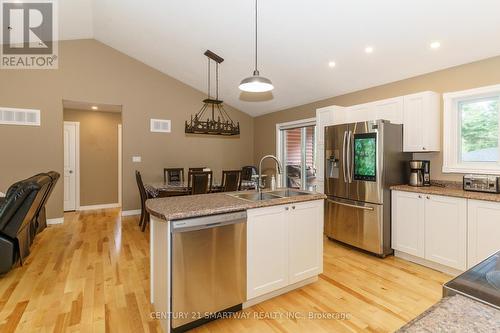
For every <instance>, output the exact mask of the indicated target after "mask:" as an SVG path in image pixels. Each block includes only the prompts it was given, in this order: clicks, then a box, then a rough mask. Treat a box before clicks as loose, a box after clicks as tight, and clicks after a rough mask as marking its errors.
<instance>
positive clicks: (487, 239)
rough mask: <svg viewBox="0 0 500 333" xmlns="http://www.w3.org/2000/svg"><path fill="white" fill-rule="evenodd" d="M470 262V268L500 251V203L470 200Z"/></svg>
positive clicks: (468, 263) (468, 265) (468, 262)
mask: <svg viewBox="0 0 500 333" xmlns="http://www.w3.org/2000/svg"><path fill="white" fill-rule="evenodd" d="M467 211H468V260H467V267H468V268H470V267H472V266H474V265H476V264H478V263H480V262H481V261H483V260H484V259H486V258H487V257H489V256H490V255H491V254H493V253H495V252H497V251H500V240H499V236H500V203H498V202H489V201H480V200H468V209H467Z"/></svg>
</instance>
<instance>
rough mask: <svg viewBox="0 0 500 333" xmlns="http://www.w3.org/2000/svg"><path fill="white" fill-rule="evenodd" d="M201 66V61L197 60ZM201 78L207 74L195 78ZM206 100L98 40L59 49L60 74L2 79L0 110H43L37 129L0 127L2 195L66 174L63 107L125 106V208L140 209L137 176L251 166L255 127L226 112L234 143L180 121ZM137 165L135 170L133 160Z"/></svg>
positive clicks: (59, 207) (53, 202)
mask: <svg viewBox="0 0 500 333" xmlns="http://www.w3.org/2000/svg"><path fill="white" fill-rule="evenodd" d="M200 61H203V59H202V55H201V54H200ZM200 75H205V73H200ZM204 98H205V94H204V93H202V92H200V91H198V90H195V89H193V88H191V87H189V86H187V85H185V84H183V83H181V82H179V81H177V80H175V79H173V78H171V77H169V76H167V75H165V74H163V73H161V72H159V71H157V70H155V69H153V68H151V67H148V66H146V65H144V64H143V63H141V62H139V61H137V60H134V59H132V58H130V57H128V56H126V55H124V54H122V53H120V52H118V51H116V50H114V49H112V48H110V47H107V46H105V45H104V44H101V43H99V42H97V41H95V40H75V41H65V42H61V43H60V44H59V69H58V70H2V71H0V106H4V107H16V108H33V109H40V110H41V112H42V126H41V127H24V126H4V125H0V142H1V143H2V144H1V145H0V156H1V159H0V191H2V192H5V191H4V190H6V189H7V187H8V186H9V185H10V184H11V183H13V182H14V181H16V180H18V179H21V178H23V177H28V176H31V175H33V174H34V173H37V172H40V171H44V170H56V171H58V172H60V173H62V169H63V139H62V135H63V106H62V100H63V99H66V100H72V101H84V102H94V103H105V104H116V105H122V106H123V109H122V123H123V207H124V209H125V210H130V209H138V208H139V207H140V205H139V196H138V192H137V186H136V184H135V176H134V170H135V169H138V170H140V171H141V172H142V173H143V178H144V180H145V181H146V182H148V181H158V180H163V175H162V170H163V168H164V167H168V166H183V167H186V168H187V167H188V166H192V165H207V166H209V167H211V168H212V169H213V170H214V172H216V175H217V177H220V176H219V173H220V171H221V170H222V169H223V168H228V169H233V168H239V167H241V166H242V165H246V164H251V163H252V161H253V156H254V155H253V142H254V141H253V119H252V118H251V117H250V116H248V115H246V114H244V113H242V112H240V111H238V110H236V109H233V108H231V107H229V106H227V107H226V109H227V111H228V113H229V114H230V115H231V117H232V118H233V120H235V121H239V122H240V126H241V136H240V137H239V138H220V137H207V136H202V137H192V136H186V135H185V134H184V121H185V120H187V119H188V118H189V117H190V115H191V114H193V113H195V112H196V111H198V110H199V109H200V107H201V101H202V100H203V99H204ZM150 118H166V119H171V120H172V133H170V134H165V133H151V132H149V119H150ZM133 155H140V156H142V163H132V156H133ZM62 195H63V191H62V181H60V182H59V184H58V186H57V188H56V190H55V191H54V193H53V195H52V198H51V199H50V201H49V203H48V216H49V217H50V218H54V217H60V216H62V212H63V197H62Z"/></svg>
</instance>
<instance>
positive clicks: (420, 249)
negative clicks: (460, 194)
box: [392, 191, 467, 271]
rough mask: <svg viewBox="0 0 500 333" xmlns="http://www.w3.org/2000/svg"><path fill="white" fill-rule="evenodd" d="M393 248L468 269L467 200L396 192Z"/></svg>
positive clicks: (438, 262) (450, 265) (393, 209)
mask: <svg viewBox="0 0 500 333" xmlns="http://www.w3.org/2000/svg"><path fill="white" fill-rule="evenodd" d="M392 247H393V249H395V250H397V251H400V252H403V253H406V254H410V255H412V256H414V257H418V258H422V259H425V260H427V261H430V262H433V263H437V264H440V265H444V266H446V267H451V268H454V269H457V270H462V271H463V270H465V269H466V266H467V200H466V199H462V198H454V197H445V196H439V195H428V194H419V193H413V192H403V191H393V193H392Z"/></svg>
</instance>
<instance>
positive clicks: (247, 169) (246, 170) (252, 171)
mask: <svg viewBox="0 0 500 333" xmlns="http://www.w3.org/2000/svg"><path fill="white" fill-rule="evenodd" d="M255 175H257V168H256V167H254V166H252V165H247V166H244V167H243V168H241V179H242V180H247V181H252V180H254V179H253V178H252V176H255Z"/></svg>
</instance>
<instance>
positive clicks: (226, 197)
mask: <svg viewBox="0 0 500 333" xmlns="http://www.w3.org/2000/svg"><path fill="white" fill-rule="evenodd" d="M291 191H293V190H291ZM267 192H269V191H267ZM300 192H307V191H302V190H301V191H300ZM236 193H238V192H233V193H231V194H236ZM241 193H250V192H241ZM308 193H309V194H307V195H297V196H293V197H287V198H277V199H272V200H263V201H249V200H245V199H240V198H236V197H234V196H232V195H231V194H230V193H211V194H198V195H186V196H178V197H166V198H158V199H149V200H147V201H146V209H147V210H148V212H149V213H150V214H151V215H153V216H155V217H157V218H160V219H163V220H166V221H173V220H181V219H186V218H191V217H198V216H207V215H214V214H223V213H230V212H237V211H243V210H247V209H252V208H259V207H269V206H277V205H286V204H292V203H295V202H303V201H311V200H320V199H326V196H325V195H324V194H322V193H316V192H308Z"/></svg>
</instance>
